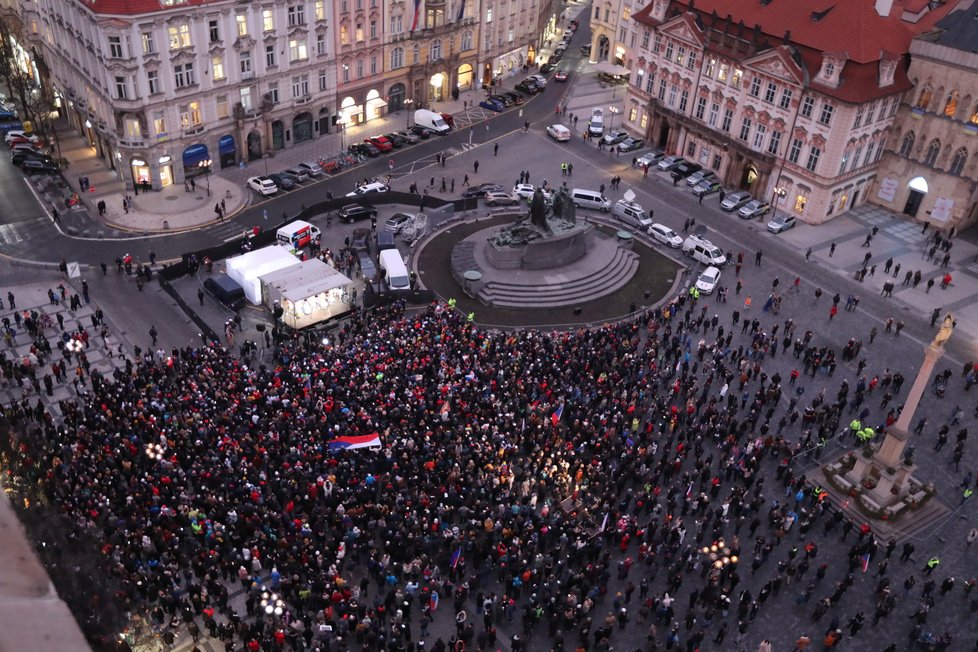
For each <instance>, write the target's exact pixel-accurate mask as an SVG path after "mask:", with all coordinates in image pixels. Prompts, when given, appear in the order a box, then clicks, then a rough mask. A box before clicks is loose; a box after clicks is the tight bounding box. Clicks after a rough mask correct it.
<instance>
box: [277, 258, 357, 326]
mask: <svg viewBox="0 0 978 652" xmlns="http://www.w3.org/2000/svg"><path fill="white" fill-rule="evenodd" d="M261 285H262V295H263V299H264V302H265V305H266V306H268V307H269V308H271V307H272V305H273V304H274V303H275V302H276V301H277V302H278V303H279V305H280V306H281V307H282V322H283V323H284V324H286V325H287V326H291V327H292V328H295V329H299V328H306V327H307V326H312V325H313V324H318V323H319V322H321V321H325V320H327V319H329V318H331V317H333V316H335V315H339V314H342V313H344V312H347V311H348V310H349V309H350V306H351V298H350V297H351V293H352V290H353V281H351V280H350V279H348V278H347V277H346V276H344V275H343V274H341V273H339V272H338V271H336V270H335V269H333V267H332V266H331V265H327V264H326V263H324V262H322V261H321V260H319V259H318V258H311V259H309V260H304V261H302V262H301V263H299V264H298V265H295V266H293V267H286V268H284V269H280V270H277V271H274V272H270V273H268V274H265V275H263V276H262V277H261Z"/></svg>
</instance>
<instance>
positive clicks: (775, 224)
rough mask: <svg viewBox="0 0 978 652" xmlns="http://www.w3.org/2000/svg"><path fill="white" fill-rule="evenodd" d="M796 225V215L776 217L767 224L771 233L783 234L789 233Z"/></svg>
mask: <svg viewBox="0 0 978 652" xmlns="http://www.w3.org/2000/svg"><path fill="white" fill-rule="evenodd" d="M795 224H796V220H795V216H794V215H775V216H774V218H773V219H772V220H771V221H770V222H768V223H767V230H768V231H770V232H771V233H781V232H782V231H787V230H788V229H790V228H791V227H793V226H794V225H795Z"/></svg>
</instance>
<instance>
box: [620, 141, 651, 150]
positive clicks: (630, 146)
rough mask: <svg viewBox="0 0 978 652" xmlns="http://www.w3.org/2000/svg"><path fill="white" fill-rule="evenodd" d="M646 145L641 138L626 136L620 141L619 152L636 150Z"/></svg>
mask: <svg viewBox="0 0 978 652" xmlns="http://www.w3.org/2000/svg"><path fill="white" fill-rule="evenodd" d="M643 147H645V141H644V140H642V139H641V138H626V139H625V140H623V141H621V142H620V143H618V151H619V152H634V151H635V150H637V149H642V148H643Z"/></svg>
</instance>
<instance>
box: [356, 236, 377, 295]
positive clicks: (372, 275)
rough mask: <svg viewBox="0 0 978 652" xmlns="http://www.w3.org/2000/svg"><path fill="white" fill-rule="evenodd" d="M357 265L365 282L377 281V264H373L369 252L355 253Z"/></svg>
mask: <svg viewBox="0 0 978 652" xmlns="http://www.w3.org/2000/svg"><path fill="white" fill-rule="evenodd" d="M358 230H359V229H358ZM357 267H359V269H360V276H362V277H363V280H364V281H366V282H367V283H375V282H377V266H376V265H375V264H374V259H373V258H371V257H370V254H369V253H366V252H363V253H360V254H357Z"/></svg>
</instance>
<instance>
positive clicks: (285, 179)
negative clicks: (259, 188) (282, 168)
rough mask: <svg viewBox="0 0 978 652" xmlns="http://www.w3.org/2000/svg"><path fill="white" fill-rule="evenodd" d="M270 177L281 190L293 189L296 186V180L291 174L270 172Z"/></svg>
mask: <svg viewBox="0 0 978 652" xmlns="http://www.w3.org/2000/svg"><path fill="white" fill-rule="evenodd" d="M268 178H269V179H271V180H272V183H274V184H275V187H276V188H278V189H279V190H292V189H293V188H295V181H293V180H292V178H291V176H290V175H285V174H270V175H268Z"/></svg>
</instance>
